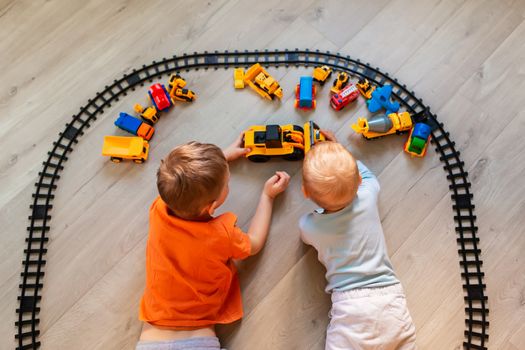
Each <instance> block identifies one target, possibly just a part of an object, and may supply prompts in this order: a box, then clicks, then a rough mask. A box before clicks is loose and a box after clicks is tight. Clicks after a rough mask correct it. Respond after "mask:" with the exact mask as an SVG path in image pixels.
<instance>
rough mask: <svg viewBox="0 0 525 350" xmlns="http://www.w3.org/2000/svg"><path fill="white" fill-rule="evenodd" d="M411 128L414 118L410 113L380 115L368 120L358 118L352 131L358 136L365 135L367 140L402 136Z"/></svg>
mask: <svg viewBox="0 0 525 350" xmlns="http://www.w3.org/2000/svg"><path fill="white" fill-rule="evenodd" d="M411 128H412V118H411V117H410V113H408V112H402V113H390V114H388V115H385V114H379V115H375V116H372V117H370V119H368V120H367V119H366V118H358V119H357V123H355V124H353V125H352V129H354V131H355V132H356V133H358V134H363V137H364V138H365V139H367V140H370V139H375V138H378V137H382V136H386V135H391V134H402V133H405V132H407V131H409V130H410V129H411Z"/></svg>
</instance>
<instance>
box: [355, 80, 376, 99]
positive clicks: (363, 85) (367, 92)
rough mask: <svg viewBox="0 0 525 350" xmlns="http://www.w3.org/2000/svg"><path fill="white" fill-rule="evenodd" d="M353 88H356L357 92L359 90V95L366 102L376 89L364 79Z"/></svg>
mask: <svg viewBox="0 0 525 350" xmlns="http://www.w3.org/2000/svg"><path fill="white" fill-rule="evenodd" d="M355 86H356V87H357V90H359V93H360V94H361V95H362V96H363V97H364V98H366V99H367V100H370V99H371V98H372V92H374V90H375V89H376V87H375V86H373V85H372V84H370V82H369V81H368V79H366V78H362V79H359V81H358V82H357V84H355Z"/></svg>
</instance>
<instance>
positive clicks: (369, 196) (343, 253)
mask: <svg viewBox="0 0 525 350" xmlns="http://www.w3.org/2000/svg"><path fill="white" fill-rule="evenodd" d="M357 166H358V168H359V173H360V174H361V177H362V179H363V181H362V183H361V185H360V186H359V188H358V190H357V195H356V198H355V199H354V201H353V202H352V203H351V204H350V205H349V206H347V207H346V208H344V209H342V210H339V211H337V212H335V213H328V214H323V209H317V210H316V211H314V212H313V213H309V214H306V215H303V216H302V217H301V219H300V221H299V227H300V229H301V238H302V240H303V241H304V242H305V243H306V244H309V245H311V246H313V247H314V248H315V249H316V250H317V253H318V258H319V261H320V262H321V263H322V264H323V265H324V266H325V267H326V280H327V281H328V285H327V286H326V288H325V291H326V292H327V293H331V292H332V291H346V290H351V289H355V288H375V287H386V286H390V285H393V284H396V283H399V280H398V279H397V277H396V275H395V273H394V269H393V267H392V263H391V262H390V259H389V258H388V253H387V249H386V244H385V238H384V235H383V227H382V226H381V220H380V218H379V212H378V209H377V199H378V194H379V182H378V181H377V178H376V177H375V175H374V174H373V173H372V172H371V171H370V170H368V168H367V167H366V166H365V165H364V164H363V163H361V162H360V161H357Z"/></svg>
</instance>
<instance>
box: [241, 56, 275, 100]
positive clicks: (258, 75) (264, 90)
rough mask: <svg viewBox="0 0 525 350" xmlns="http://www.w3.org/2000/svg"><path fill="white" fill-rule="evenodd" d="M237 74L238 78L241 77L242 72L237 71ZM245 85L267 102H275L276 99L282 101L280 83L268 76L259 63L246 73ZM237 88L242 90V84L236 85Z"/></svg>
mask: <svg viewBox="0 0 525 350" xmlns="http://www.w3.org/2000/svg"><path fill="white" fill-rule="evenodd" d="M236 74H237V77H238V76H241V72H240V71H239V70H238V69H236ZM237 79H238V78H237ZM244 83H245V84H247V85H249V86H250V87H251V88H252V89H254V90H255V91H256V92H257V93H258V94H259V95H261V96H262V97H263V98H265V99H267V100H273V99H274V98H275V97H277V98H278V99H281V98H282V97H283V89H282V88H281V86H280V85H279V82H277V80H275V79H274V78H273V77H272V76H271V75H270V74H268V72H267V71H266V70H265V69H264V68H263V67H262V66H261V65H260V64H259V63H256V64H254V65H253V66H251V67H250V68H248V70H247V71H246V73H244ZM237 86H239V87H238V88H240V86H241V84H236V87H237Z"/></svg>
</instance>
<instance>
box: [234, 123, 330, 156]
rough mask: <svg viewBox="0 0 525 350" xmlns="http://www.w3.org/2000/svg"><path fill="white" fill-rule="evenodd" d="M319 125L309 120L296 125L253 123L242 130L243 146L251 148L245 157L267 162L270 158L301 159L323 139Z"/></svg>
mask: <svg viewBox="0 0 525 350" xmlns="http://www.w3.org/2000/svg"><path fill="white" fill-rule="evenodd" d="M324 140H325V137H324V135H323V134H321V132H320V130H319V127H318V126H317V124H315V123H314V122H312V121H310V122H307V123H306V124H304V129H303V128H302V127H300V126H298V125H293V124H287V125H254V126H251V127H250V128H249V129H248V130H246V131H245V132H244V147H248V148H251V150H252V151H251V152H250V153H248V154H247V155H246V158H248V159H249V160H251V161H252V162H256V163H262V162H267V161H268V160H270V158H283V159H285V160H301V159H303V158H304V155H305V154H306V153H307V152H308V151H309V150H310V149H311V147H312V146H313V145H314V144H316V143H317V142H321V141H324Z"/></svg>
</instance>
